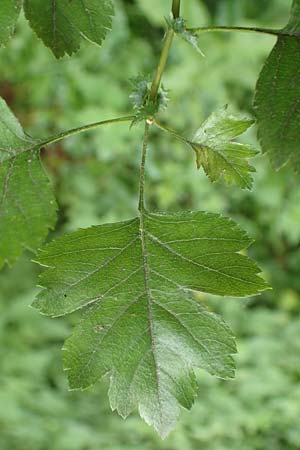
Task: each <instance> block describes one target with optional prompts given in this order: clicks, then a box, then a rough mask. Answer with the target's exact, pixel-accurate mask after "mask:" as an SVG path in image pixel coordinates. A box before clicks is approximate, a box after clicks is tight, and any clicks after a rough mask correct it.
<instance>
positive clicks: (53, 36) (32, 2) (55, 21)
mask: <svg viewBox="0 0 300 450" xmlns="http://www.w3.org/2000/svg"><path fill="white" fill-rule="evenodd" d="M24 11H25V15H26V18H27V19H28V21H29V23H30V26H31V27H32V29H33V30H34V31H35V33H36V34H37V36H38V37H39V38H40V39H42V41H43V42H44V44H45V45H46V46H47V47H49V48H50V49H51V50H52V52H53V53H54V55H55V56H56V58H60V57H62V56H64V55H66V54H68V55H72V54H73V53H75V52H76V51H77V50H79V48H80V43H81V39H82V37H83V38H85V39H88V40H89V41H91V42H94V43H96V44H99V45H101V44H102V42H103V40H104V38H105V36H106V34H107V32H108V31H109V30H110V29H111V26H112V16H113V14H114V8H113V4H112V2H111V1H110V0H72V2H70V0H25V1H24Z"/></svg>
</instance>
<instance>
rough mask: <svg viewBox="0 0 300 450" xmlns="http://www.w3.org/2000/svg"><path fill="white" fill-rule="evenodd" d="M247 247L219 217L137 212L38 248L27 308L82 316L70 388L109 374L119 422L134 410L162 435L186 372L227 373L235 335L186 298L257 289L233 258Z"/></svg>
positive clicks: (70, 345)
mask: <svg viewBox="0 0 300 450" xmlns="http://www.w3.org/2000/svg"><path fill="white" fill-rule="evenodd" d="M250 243H251V241H250V239H249V238H248V236H247V235H246V234H245V233H244V232H243V231H242V230H241V229H240V228H239V227H238V226H237V225H236V224H235V223H234V222H232V221H231V220H229V219H226V218H222V217H220V216H218V215H214V214H207V213H202V212H198V213H188V212H184V213H180V214H173V215H168V214H165V215H163V214H150V213H147V212H142V213H141V214H140V217H139V218H136V219H133V220H130V221H127V222H122V223H115V224H108V225H101V226H96V227H92V228H90V229H86V230H79V231H77V232H75V233H72V234H70V235H67V236H64V237H62V238H60V239H58V240H56V241H54V242H53V243H51V244H48V245H46V246H45V247H43V249H42V250H41V251H40V252H39V254H38V263H39V264H41V265H42V266H45V267H47V270H46V271H44V272H43V273H42V274H41V276H40V284H41V286H42V287H43V288H44V289H43V290H42V291H41V292H40V294H39V295H38V297H37V298H36V300H35V301H34V303H33V306H34V307H36V308H37V309H39V310H40V311H41V312H42V313H44V314H47V315H49V316H52V317H55V316H61V315H64V314H68V313H71V312H73V311H76V310H78V309H82V308H84V311H85V314H84V318H83V321H81V322H80V324H79V326H77V328H76V329H75V332H74V334H73V335H72V336H71V338H69V339H68V340H67V342H66V344H65V347H64V350H65V351H64V364H65V368H66V369H67V371H68V377H69V383H70V387H71V388H72V389H84V388H86V387H88V386H90V385H91V384H93V383H95V382H96V381H97V380H98V379H99V378H100V377H102V376H103V375H104V374H105V373H110V374H111V386H110V391H109V396H110V402H111V406H112V408H113V409H117V411H118V412H119V413H120V414H121V415H122V416H124V417H126V416H127V415H128V414H129V413H130V412H131V411H132V410H133V409H134V407H136V406H138V408H139V411H140V414H141V416H142V417H143V418H144V419H145V420H146V422H147V423H149V424H150V425H152V426H153V427H154V428H155V429H156V430H157V431H158V432H159V433H160V434H161V435H162V436H166V435H167V434H168V432H169V431H170V430H171V429H172V428H173V427H174V425H175V423H176V420H177V418H178V415H179V409H180V405H181V406H183V407H185V408H190V407H191V405H192V403H193V399H194V397H195V395H196V391H197V389H196V381H195V375H194V372H193V368H197V367H199V368H203V369H206V370H208V371H209V372H210V373H211V374H213V375H217V376H219V377H223V378H226V377H232V376H233V371H234V364H233V361H232V358H231V356H230V355H231V354H232V353H234V352H235V345H234V341H233V337H232V335H231V333H230V331H229V330H228V328H227V327H226V326H225V324H224V323H223V322H222V321H221V320H220V319H219V318H217V317H216V316H214V315H212V314H210V313H208V312H207V311H206V310H205V309H204V308H203V307H202V306H201V305H200V304H199V303H198V301H197V300H196V299H195V298H194V297H193V295H192V291H201V292H209V293H212V294H218V295H230V296H239V297H242V296H248V295H254V294H258V293H260V292H261V291H263V290H265V289H266V288H267V284H266V282H265V281H264V280H263V279H262V278H261V277H260V276H259V275H258V274H259V272H260V269H259V268H258V267H257V265H256V264H255V263H254V262H253V261H252V260H251V259H249V258H248V257H247V256H244V255H242V254H240V253H239V252H240V251H241V250H242V249H245V248H247V247H248V246H249V245H250Z"/></svg>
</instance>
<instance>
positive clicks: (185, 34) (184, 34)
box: [167, 17, 204, 56]
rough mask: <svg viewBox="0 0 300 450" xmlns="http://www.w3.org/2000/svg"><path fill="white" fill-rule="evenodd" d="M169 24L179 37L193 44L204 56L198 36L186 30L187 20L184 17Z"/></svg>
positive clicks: (168, 21) (172, 20) (170, 21)
mask: <svg viewBox="0 0 300 450" xmlns="http://www.w3.org/2000/svg"><path fill="white" fill-rule="evenodd" d="M167 23H168V25H169V26H170V27H172V28H173V30H174V31H175V33H176V34H177V35H178V36H180V37H181V38H182V39H184V40H185V41H186V42H188V43H189V44H191V45H192V46H193V47H194V49H195V50H196V51H197V52H198V53H200V55H201V56H204V54H203V52H202V50H201V49H200V47H199V44H198V37H197V34H195V33H193V32H192V31H191V30H188V29H187V28H186V20H184V19H183V18H182V17H178V18H177V19H173V18H171V19H170V20H167Z"/></svg>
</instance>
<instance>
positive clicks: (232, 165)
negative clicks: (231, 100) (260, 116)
mask: <svg viewBox="0 0 300 450" xmlns="http://www.w3.org/2000/svg"><path fill="white" fill-rule="evenodd" d="M253 123H254V121H253V120H251V119H247V118H244V117H241V116H235V115H232V114H228V112H227V106H225V107H223V108H221V109H219V110H218V111H216V112H214V113H213V114H211V115H210V116H209V118H208V119H207V120H206V121H205V122H204V123H203V124H202V125H201V127H200V128H199V129H198V131H197V132H196V134H195V136H194V137H193V139H192V141H191V142H190V145H191V146H192V148H193V150H194V151H195V152H196V159H197V167H198V169H199V168H200V167H203V169H204V171H205V173H206V175H207V176H208V177H209V178H210V179H211V181H213V182H214V181H217V180H218V179H219V178H221V177H223V178H224V180H225V181H226V182H227V183H236V184H237V185H238V186H240V187H241V188H248V189H251V187H252V183H253V180H252V176H251V174H252V173H253V172H255V169H254V167H252V166H251V165H250V164H249V162H248V159H249V158H253V157H254V156H255V155H256V150H255V149H254V148H253V147H252V146H250V145H247V144H241V143H239V142H235V141H234V139H235V138H237V137H238V136H239V135H241V134H243V133H244V132H245V131H247V130H248V128H249V127H250V126H251V125H253Z"/></svg>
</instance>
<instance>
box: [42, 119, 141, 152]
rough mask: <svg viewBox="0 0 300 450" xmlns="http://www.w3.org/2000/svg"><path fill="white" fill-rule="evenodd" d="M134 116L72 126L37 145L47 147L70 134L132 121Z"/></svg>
mask: <svg viewBox="0 0 300 450" xmlns="http://www.w3.org/2000/svg"><path fill="white" fill-rule="evenodd" d="M134 118H135V116H125V117H118V118H116V119H109V120H102V121H100V122H94V123H90V124H88V125H84V126H82V127H79V128H72V129H71V130H68V131H64V132H62V133H59V134H57V135H55V136H52V137H50V138H48V139H46V140H44V141H40V142H38V143H37V145H39V146H40V147H46V146H47V145H50V144H53V143H54V142H58V141H61V140H63V139H66V138H68V137H70V136H74V135H76V134H80V133H85V132H86V131H89V130H93V129H95V128H98V127H101V126H105V125H112V124H114V123H119V122H130V121H132V120H133V119H134ZM35 147H36V145H35Z"/></svg>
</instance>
